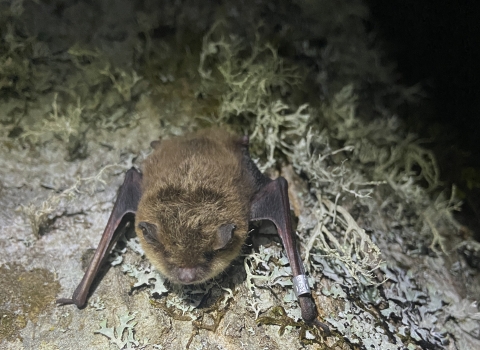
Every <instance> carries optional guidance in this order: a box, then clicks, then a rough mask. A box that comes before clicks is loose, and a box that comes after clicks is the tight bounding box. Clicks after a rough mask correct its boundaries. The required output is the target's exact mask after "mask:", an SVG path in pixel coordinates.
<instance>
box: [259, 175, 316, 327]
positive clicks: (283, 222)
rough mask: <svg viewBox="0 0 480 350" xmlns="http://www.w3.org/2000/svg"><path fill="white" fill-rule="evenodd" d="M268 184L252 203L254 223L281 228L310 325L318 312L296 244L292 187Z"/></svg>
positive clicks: (282, 182)
mask: <svg viewBox="0 0 480 350" xmlns="http://www.w3.org/2000/svg"><path fill="white" fill-rule="evenodd" d="M268 180H269V181H265V180H264V182H263V183H264V185H263V187H261V188H260V190H258V191H257V193H256V194H255V196H254V198H253V200H252V204H251V209H250V220H251V221H255V220H270V221H272V222H273V223H274V224H275V226H276V227H277V232H278V235H279V236H280V238H281V240H282V243H283V246H284V248H285V251H286V252H287V257H288V260H289V262H290V266H291V268H292V272H293V287H294V291H295V294H296V296H297V298H298V302H299V304H300V308H301V310H302V318H303V319H304V320H305V321H306V322H313V321H314V320H315V318H316V316H317V310H316V308H315V303H314V302H313V299H312V297H311V293H310V288H309V286H308V282H307V279H306V276H305V269H304V267H303V262H302V260H301V258H300V253H299V251H298V247H297V245H296V242H295V234H294V232H293V231H292V221H291V216H290V203H289V201H288V183H287V180H285V179H284V178H283V177H279V178H277V179H276V180H270V179H268ZM265 183H266V184H265Z"/></svg>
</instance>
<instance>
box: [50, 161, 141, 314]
mask: <svg viewBox="0 0 480 350" xmlns="http://www.w3.org/2000/svg"><path fill="white" fill-rule="evenodd" d="M141 184H142V174H141V173H140V172H139V171H138V170H136V169H135V168H131V169H130V170H128V171H127V173H126V175H125V180H124V181H123V184H122V186H121V187H120V190H119V192H118V196H117V200H116V201H115V205H114V206H113V210H112V213H111V214H110V218H109V219H108V223H107V226H106V227H105V230H104V231H103V235H102V238H101V240H100V243H99V244H98V247H97V250H96V251H95V254H94V256H93V258H92V260H91V261H90V265H89V266H88V268H87V270H86V271H85V275H84V276H83V278H82V281H81V282H80V283H79V285H78V286H77V288H76V289H75V291H74V292H73V296H72V298H71V299H64V298H62V299H57V303H58V304H75V305H76V306H77V307H78V308H82V307H83V306H84V305H85V304H86V301H87V297H88V293H89V291H90V287H91V285H92V283H93V281H94V279H95V277H96V276H97V273H98V271H99V269H100V266H101V265H102V263H103V261H104V260H105V258H106V257H107V256H108V253H109V252H110V250H111V249H112V248H113V246H114V244H115V243H116V242H117V240H118V239H119V238H120V236H121V235H122V234H123V233H124V232H125V230H124V229H122V228H125V226H126V225H125V224H126V222H127V220H131V218H129V216H131V215H135V213H136V212H137V207H138V202H139V201H140V197H141V195H142V190H141ZM129 214H130V215H129Z"/></svg>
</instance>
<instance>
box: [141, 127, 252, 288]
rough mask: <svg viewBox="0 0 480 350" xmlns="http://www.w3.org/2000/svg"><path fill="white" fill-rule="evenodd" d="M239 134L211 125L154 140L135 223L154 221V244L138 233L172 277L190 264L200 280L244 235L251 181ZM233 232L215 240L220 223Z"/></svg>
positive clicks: (217, 268)
mask: <svg viewBox="0 0 480 350" xmlns="http://www.w3.org/2000/svg"><path fill="white" fill-rule="evenodd" d="M242 147H245V145H244V142H242V138H240V137H235V136H232V135H230V134H227V133H226V132H225V131H222V130H218V129H213V130H204V131H201V132H197V133H193V134H189V135H186V136H183V137H175V138H172V139H168V140H162V141H161V142H160V143H156V144H155V150H154V152H153V153H152V154H151V155H150V156H149V157H148V158H147V160H146V161H145V163H144V169H143V174H144V175H143V185H142V186H143V195H142V198H141V200H140V203H139V205H138V210H137V214H136V222H137V224H138V223H139V222H148V223H150V224H154V225H155V226H156V228H157V230H156V237H155V238H156V240H158V244H151V243H148V242H147V241H146V240H145V239H144V237H143V234H142V230H140V229H139V228H138V226H137V234H138V237H139V238H140V242H141V244H142V246H143V249H144V250H145V253H146V255H147V257H148V258H149V260H150V261H151V262H152V263H153V264H154V265H155V267H156V268H157V269H158V270H159V271H160V272H161V273H162V274H164V275H165V276H166V277H167V278H169V279H170V280H172V281H173V282H177V283H183V282H182V281H180V280H179V279H178V273H179V271H180V269H182V268H183V269H185V268H187V269H194V271H195V275H196V278H195V281H194V282H193V283H201V282H204V281H206V280H208V279H210V278H212V277H215V276H216V275H218V274H219V273H220V272H222V271H223V270H224V269H226V268H227V267H228V266H229V264H230V263H231V261H232V260H233V259H234V258H235V257H237V256H238V254H239V253H240V250H241V247H242V245H243V243H244V241H245V238H246V237H247V231H248V220H249V209H250V200H251V197H252V195H253V192H254V189H253V188H254V185H253V184H252V179H251V177H249V176H248V170H247V169H245V168H244V167H245V166H244V162H243V161H242V159H243V157H244V155H243V152H242ZM224 224H234V225H235V227H236V229H235V230H234V237H233V239H232V240H231V241H230V243H228V245H227V246H226V247H224V249H220V250H216V251H215V250H213V247H214V246H217V245H218V244H217V243H218V242H217V241H218V235H217V230H218V228H219V227H220V226H221V225H224Z"/></svg>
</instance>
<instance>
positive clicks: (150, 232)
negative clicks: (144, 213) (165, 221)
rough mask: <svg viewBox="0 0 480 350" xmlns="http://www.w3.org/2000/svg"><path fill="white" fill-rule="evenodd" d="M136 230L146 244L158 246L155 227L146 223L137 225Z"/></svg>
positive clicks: (142, 222)
mask: <svg viewBox="0 0 480 350" xmlns="http://www.w3.org/2000/svg"><path fill="white" fill-rule="evenodd" d="M138 228H139V229H140V230H141V231H142V235H143V238H144V239H145V241H146V242H147V243H150V244H158V238H157V226H155V225H154V224H151V223H149V222H146V221H141V222H139V223H138Z"/></svg>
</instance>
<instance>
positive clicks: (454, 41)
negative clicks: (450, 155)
mask: <svg viewBox="0 0 480 350" xmlns="http://www.w3.org/2000/svg"><path fill="white" fill-rule="evenodd" d="M368 3H369V5H370V9H371V13H372V18H373V22H374V25H375V28H376V29H377V30H378V31H379V32H380V35H381V36H382V38H383V39H384V40H385V41H386V42H387V43H388V44H387V51H388V52H389V54H390V56H391V57H392V58H393V59H394V60H395V61H397V63H398V70H399V71H400V74H401V77H402V78H401V79H402V80H403V82H404V83H406V84H415V83H417V82H419V81H421V82H423V86H424V89H425V90H426V92H427V93H428V94H429V95H430V98H431V102H432V109H433V110H432V111H430V113H425V115H424V117H425V118H426V119H425V120H424V121H417V123H416V122H415V121H413V120H412V121H410V123H409V124H410V126H411V127H414V128H418V131H420V132H421V133H422V134H423V135H424V136H428V135H427V134H428V133H432V132H434V131H433V130H432V127H431V125H430V127H429V124H431V123H433V124H437V123H438V124H439V125H437V127H443V129H444V130H443V131H444V132H446V134H445V135H444V136H445V139H444V140H445V141H448V142H454V143H456V144H457V145H458V146H459V147H460V148H461V149H462V150H464V151H466V152H467V153H469V154H468V157H467V158H468V159H469V160H468V161H469V162H470V163H471V164H472V165H473V164H474V165H475V166H477V167H478V166H479V165H480V156H479V154H480V144H479V142H478V141H479V140H478V139H479V133H480V116H479V107H480V70H479V65H480V41H479V38H480V25H479V24H480V11H479V10H480V4H479V2H478V1H462V0H460V1H449V2H447V1H443V2H442V1H425V0H424V1H422V0H390V1H383V0H368ZM436 141H437V142H441V140H438V139H437V140H436Z"/></svg>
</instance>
